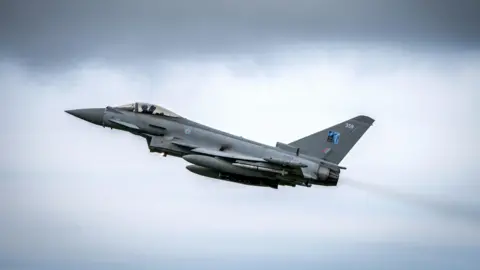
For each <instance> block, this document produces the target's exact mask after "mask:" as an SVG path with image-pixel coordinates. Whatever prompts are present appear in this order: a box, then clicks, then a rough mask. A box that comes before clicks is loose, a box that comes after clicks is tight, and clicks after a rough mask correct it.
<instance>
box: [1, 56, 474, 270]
mask: <svg viewBox="0 0 480 270" xmlns="http://www.w3.org/2000/svg"><path fill="white" fill-rule="evenodd" d="M479 68H480V58H479V57H478V55H477V54H468V55H459V56H457V57H456V58H454V57H445V58H441V57H437V58H432V57H431V56H429V55H423V54H416V53H412V52H408V51H402V50H398V49H394V48H390V49H384V50H383V51H379V50H374V51H372V50H366V51H362V50H343V51H342V50H340V51H339V50H305V48H304V47H302V48H298V49H296V50H294V51H289V52H285V51H277V52H272V53H271V54H270V55H269V56H268V57H266V58H265V61H259V60H258V59H256V58H255V57H250V58H248V57H243V58H241V59H236V60H232V61H226V60H223V61H216V60H211V61H203V60H202V61H176V62H175V61H172V62H160V63H159V64H158V65H157V66H156V68H155V69H152V70H151V71H150V73H148V74H145V73H141V72H138V71H137V72H135V71H134V70H132V69H128V68H123V67H114V66H108V65H105V64H103V63H101V62H85V63H84V64H82V65H79V66H78V68H76V69H71V70H66V71H64V72H60V73H59V72H55V73H53V72H50V73H49V72H44V73H36V72H32V71H31V70H29V69H28V68H25V67H23V66H22V65H21V64H18V63H14V62H10V63H4V64H2V66H1V68H0V82H1V88H2V89H4V90H5V91H2V100H4V101H6V102H5V103H4V104H5V106H3V107H2V113H3V114H4V115H8V116H9V117H7V118H6V128H5V129H4V132H2V134H1V136H2V138H1V140H0V141H1V143H2V145H1V147H2V149H4V153H8V155H2V159H1V163H0V165H1V166H0V168H1V172H2V179H4V180H2V181H1V182H0V184H1V185H2V187H1V190H2V193H3V194H2V196H1V198H2V199H1V200H2V203H1V207H0V210H1V214H2V216H3V217H6V218H5V219H4V221H3V222H2V228H1V229H2V230H1V231H0V234H1V238H2V239H6V241H2V245H1V248H0V251H1V253H0V254H3V255H2V258H3V259H2V261H3V263H2V264H4V265H5V266H8V267H20V268H21V267H29V266H33V265H36V266H39V265H40V266H41V265H44V266H45V267H53V268H55V267H58V268H61V267H66V266H68V267H70V266H72V267H73V266H76V267H80V266H85V267H87V266H88V267H102V266H105V265H117V264H119V265H123V266H124V267H127V266H128V265H141V266H145V267H148V266H152V265H158V266H167V265H168V266H170V267H171V268H172V269H173V268H175V269H182V267H188V266H191V265H192V264H197V265H201V266H202V267H214V268H215V267H224V266H225V265H232V264H235V262H237V263H238V262H240V261H241V262H243V264H242V265H250V264H251V265H252V267H254V266H255V267H256V268H261V267H277V266H278V265H279V263H278V262H279V261H281V262H283V267H286V266H287V265H288V266H293V265H296V264H298V263H299V258H301V259H302V260H301V261H302V265H305V267H306V268H308V267H312V266H315V265H316V266H318V265H323V266H328V265H335V266H337V267H347V266H348V265H343V264H342V263H340V262H339V260H340V258H344V257H345V256H348V257H349V258H350V259H351V261H354V262H358V264H359V265H360V266H362V267H367V268H369V269H371V268H372V267H375V266H376V267H378V269H381V268H382V265H385V264H386V263H388V264H390V263H391V262H392V261H395V260H397V261H398V263H399V264H400V265H403V266H406V265H410V264H416V265H423V266H426V265H429V266H435V265H443V266H445V267H447V266H449V267H463V266H464V269H470V268H469V267H470V264H467V263H465V262H472V261H474V259H475V257H474V256H473V255H471V254H472V253H474V251H475V250H478V248H479V246H478V244H479V241H480V231H479V229H478V223H471V222H465V221H464V220H462V218H461V217H459V216H455V217H454V216H451V215H443V214H442V213H440V212H432V211H430V209H428V208H421V207H418V205H415V204H405V203H402V202H398V201H396V200H394V199H389V198H385V197H382V196H377V195H375V194H372V193H368V192H363V191H359V190H356V189H353V188H351V187H350V186H348V185H342V186H340V187H338V188H332V189H330V188H313V189H302V188H285V189H281V190H280V191H275V190H270V189H258V188H252V187H246V186H241V185H236V184H231V183H224V182H221V181H215V180H209V179H205V178H201V177H199V176H195V175H192V174H190V173H189V172H188V171H187V170H185V169H183V167H184V166H185V165H187V164H185V162H184V161H183V160H180V159H174V158H162V157H160V156H159V155H154V154H150V153H149V152H148V150H147V146H146V143H145V142H144V141H143V140H141V139H138V138H132V136H129V135H128V134H124V133H121V132H117V131H110V130H107V129H103V128H101V127H96V126H92V125H89V124H88V123H86V122H82V121H80V120H78V119H75V118H72V117H71V116H68V115H67V114H65V113H64V112H63V111H64V110H65V109H71V108H82V107H103V106H106V105H119V104H123V103H129V102H132V101H136V100H143V101H150V102H154V103H159V104H161V105H164V106H166V107H167V108H170V109H172V110H173V111H175V112H177V113H179V114H181V115H183V116H186V117H188V118H191V119H193V120H196V121H199V122H202V123H205V124H207V125H211V126H213V127H217V128H220V129H223V130H226V131H228V132H231V133H234V134H238V135H242V136H244V137H247V138H250V139H254V140H258V141H261V142H264V143H268V144H274V143H275V142H276V141H281V142H287V143H288V142H290V141H293V140H295V139H297V138H298V137H303V136H304V135H306V134H309V133H311V132H315V131H317V130H320V129H323V128H324V127H327V126H330V125H332V124H335V123H337V122H339V121H342V120H344V119H347V118H350V117H352V116H355V115H357V114H367V115H371V116H372V117H374V118H375V119H376V123H375V125H374V126H373V127H372V129H371V130H369V132H368V134H367V135H366V136H365V137H364V138H362V140H361V141H360V142H359V144H358V145H357V146H356V147H355V148H354V149H353V150H352V152H351V153H350V154H349V156H347V158H346V159H345V160H344V162H343V163H344V164H346V165H347V166H348V167H349V170H347V171H346V172H345V173H344V175H343V176H344V179H345V181H348V179H354V180H356V181H363V182H367V183H373V184H382V185H387V186H390V187H392V188H395V189H397V190H401V191H402V190H403V191H405V192H410V193H414V194H419V195H420V196H423V197H426V198H427V199H428V198H433V199H437V200H441V201H442V202H447V203H450V202H452V201H453V202H455V203H459V204H461V205H464V206H466V207H473V208H477V209H478V205H479V203H480V202H479V201H478V196H477V194H478V191H479V186H478V183H477V181H476V180H477V178H478V175H479V171H478V166H476V160H478V150H480V149H478V144H476V143H475V141H476V138H477V134H478V128H477V127H476V126H475V125H472V123H475V122H476V121H477V119H478V118H477V115H478V109H477V108H478V107H477V106H478V100H479V99H478V92H477V90H478V87H479V86H480V80H479V77H478V76H477V74H478V70H479ZM459 130H461V131H462V132H461V134H462V135H461V137H460V138H459V137H457V136H458V131H459ZM468 142H471V143H468ZM452 231H455V234H452V233H451V232H452ZM362 249H363V251H362V252H363V253H358V252H359V250H362ZM453 249H455V250H456V253H452V250H453ZM382 250H384V251H383V252H384V253H385V254H386V255H385V258H386V259H385V261H383V260H382V259H378V257H379V256H380V257H381V255H379V254H382V253H381V252H382ZM416 252H419V253H422V254H426V255H424V256H420V255H415V254H416ZM394 254H395V255H394ZM402 254H403V255H402ZM446 254H449V255H446ZM453 254H456V256H460V257H461V258H463V259H462V260H463V261H464V263H465V265H460V264H458V263H459V262H458V261H457V260H455V259H453V257H454V255H453ZM219 256H220V257H223V258H224V259H218V258H219ZM425 256H426V257H425ZM240 257H247V258H250V259H249V260H243V259H239V258H240ZM394 257H397V259H394ZM207 258H210V259H207ZM278 258H283V259H282V260H279V259H278ZM439 258H442V259H439ZM199 260H200V261H199ZM277 260H278V261H277ZM187 261H188V262H190V263H187ZM440 262H442V263H440ZM278 268H279V269H283V268H282V267H280V266H278ZM285 269H286V268H285ZM445 269H446V268H445ZM471 269H473V268H471Z"/></svg>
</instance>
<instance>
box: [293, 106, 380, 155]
mask: <svg viewBox="0 0 480 270" xmlns="http://www.w3.org/2000/svg"><path fill="white" fill-rule="evenodd" d="M373 122H375V120H374V119H372V118H371V117H368V116H365V115H359V116H357V117H354V118H352V119H349V120H347V121H344V122H342V123H339V124H337V125H335V126H332V127H330V128H327V129H324V130H322V131H319V132H317V133H314V134H312V135H309V136H307V137H304V138H301V139H299V140H296V141H294V142H292V143H290V145H292V146H295V147H298V148H300V152H301V153H303V154H306V155H310V156H314V157H317V158H323V159H325V160H327V161H329V162H332V163H335V164H339V163H340V162H341V161H342V160H343V159H344V158H345V156H346V155H347V154H348V152H350V150H351V149H352V148H353V146H355V144H356V143H357V142H358V140H360V138H361V137H362V136H363V134H365V132H366V131H367V130H368V128H369V127H370V126H371V125H372V124H373Z"/></svg>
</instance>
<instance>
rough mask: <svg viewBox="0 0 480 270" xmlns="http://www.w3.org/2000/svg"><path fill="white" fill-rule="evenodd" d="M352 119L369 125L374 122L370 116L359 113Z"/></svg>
mask: <svg viewBox="0 0 480 270" xmlns="http://www.w3.org/2000/svg"><path fill="white" fill-rule="evenodd" d="M352 120H355V121H357V122H360V123H364V124H367V125H369V126H371V125H373V123H374V122H375V119H373V118H371V117H370V116H366V115H359V116H357V117H354V118H353V119H352Z"/></svg>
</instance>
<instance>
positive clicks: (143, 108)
mask: <svg viewBox="0 0 480 270" xmlns="http://www.w3.org/2000/svg"><path fill="white" fill-rule="evenodd" d="M115 108H117V109H120V110H124V111H129V112H137V113H144V114H152V115H165V116H168V117H180V115H178V114H176V113H174V112H172V111H170V110H167V109H165V108H163V107H162V106H158V105H154V104H149V103H144V102H135V103H131V104H127V105H122V106H117V107H115Z"/></svg>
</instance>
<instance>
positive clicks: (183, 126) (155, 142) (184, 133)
mask: <svg viewBox="0 0 480 270" xmlns="http://www.w3.org/2000/svg"><path fill="white" fill-rule="evenodd" d="M66 112H67V113H69V114H71V115H73V116H76V117H78V118H80V119H83V120H85V121H88V122H90V123H93V124H96V125H99V126H103V127H110V128H112V129H118V130H123V131H127V132H130V133H132V134H134V135H137V136H141V137H144V138H145V139H146V141H147V144H148V147H149V149H150V151H151V152H160V153H163V154H164V156H167V155H170V156H176V157H182V158H183V159H184V160H186V161H187V162H189V163H191V164H193V165H189V166H187V169H188V170H189V171H191V172H193V173H196V174H199V175H202V176H205V177H209V178H215V179H221V180H226V181H231V182H236V183H241V184H246V185H253V186H264V187H271V188H278V186H279V185H284V186H293V187H295V186H296V185H301V186H306V187H310V186H311V185H322V186H336V185H337V183H338V179H339V176H340V171H341V170H342V169H346V168H345V167H342V166H340V165H338V164H339V163H340V162H341V161H342V160H343V158H344V157H345V156H346V155H347V154H348V152H349V151H350V150H351V149H352V148H353V146H355V144H356V143H357V142H358V140H359V139H360V138H361V137H362V136H363V135H364V134H365V132H366V131H367V130H368V128H369V127H370V126H371V125H372V124H373V122H374V120H373V119H372V118H370V117H368V116H364V115H359V116H356V117H353V118H352V119H349V120H347V121H344V122H342V123H339V124H337V125H335V126H332V127H330V128H327V129H324V130H322V131H319V132H316V133H314V134H311V135H309V136H306V137H304V138H300V139H298V140H296V141H294V142H291V143H289V144H285V143H281V142H278V143H277V145H276V146H269V145H265V144H262V143H259V142H255V141H252V140H248V139H245V138H242V137H239V136H236V135H233V134H229V133H227V132H224V131H221V130H217V129H214V128H211V127H208V126H205V125H202V124H200V123H197V122H194V121H191V120H189V119H187V118H184V117H182V116H180V115H177V114H175V113H174V112H172V111H170V110H167V109H165V108H163V107H161V106H157V105H153V104H148V103H141V102H137V103H133V104H128V105H124V106H118V107H110V106H108V107H106V108H95V109H77V110H67V111H66Z"/></svg>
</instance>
